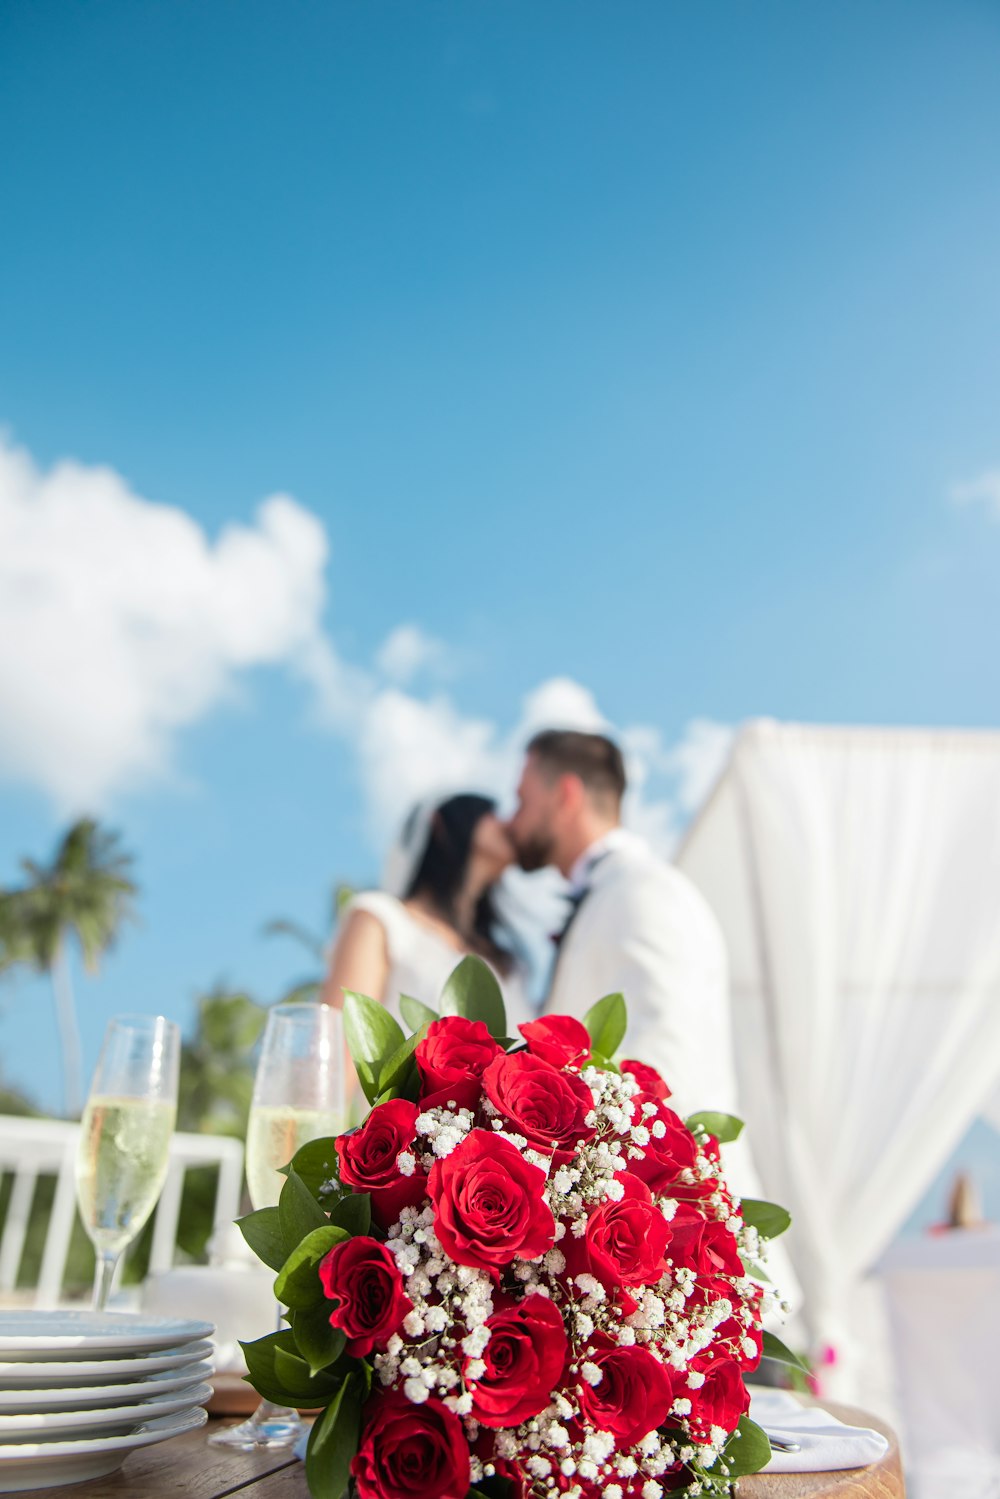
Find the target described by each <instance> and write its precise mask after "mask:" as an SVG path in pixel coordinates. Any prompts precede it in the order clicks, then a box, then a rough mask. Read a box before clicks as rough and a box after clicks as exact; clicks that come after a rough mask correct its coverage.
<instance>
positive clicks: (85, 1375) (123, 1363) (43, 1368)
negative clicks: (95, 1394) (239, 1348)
mask: <svg viewBox="0 0 1000 1499" xmlns="http://www.w3.org/2000/svg"><path fill="white" fill-rule="evenodd" d="M211 1357H212V1344H211V1343H209V1342H201V1343H185V1344H184V1345H183V1347H181V1348H171V1349H170V1351H169V1352H168V1353H140V1354H137V1355H136V1357H135V1358H84V1359H75V1360H73V1362H72V1363H64V1364H61V1363H56V1362H55V1360H54V1359H53V1360H49V1359H35V1360H34V1361H33V1362H31V1363H27V1364H22V1363H17V1364H5V1363H0V1390H21V1389H26V1388H27V1387H28V1386H29V1385H47V1386H48V1387H49V1388H51V1387H52V1386H53V1385H71V1384H105V1383H107V1384H111V1383H112V1382H114V1381H118V1380H122V1379H124V1378H125V1377H126V1375H130V1376H137V1377H138V1378H140V1379H143V1378H145V1377H146V1376H147V1375H149V1374H158V1373H159V1372H160V1371H161V1370H162V1369H179V1368H180V1367H181V1366H182V1365H183V1364H190V1363H193V1362H195V1361H197V1360H198V1359H203V1358H211Z"/></svg>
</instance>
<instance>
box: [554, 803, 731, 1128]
mask: <svg viewBox="0 0 1000 1499" xmlns="http://www.w3.org/2000/svg"><path fill="white" fill-rule="evenodd" d="M587 852H588V855H589V856H590V860H589V861H590V866H591V867H590V870H589V873H588V872H586V871H585V872H584V873H583V874H582V876H581V878H582V881H583V883H584V885H585V887H586V891H587V893H586V894H585V896H584V897H583V899H582V901H581V903H580V906H579V908H578V910H577V912H576V915H575V916H574V917H573V919H572V922H571V923H570V926H569V929H568V931H567V932H566V935H565V937H564V938H563V941H562V945H561V947H560V949H559V954H558V957H557V960H556V966H555V973H554V975H553V981H552V988H551V991H550V993H549V996H548V999H547V1000H546V1003H545V1010H546V1011H548V1012H550V1013H553V1014H557V1015H575V1016H576V1017H577V1018H578V1019H582V1018H583V1016H584V1015H585V1014H586V1012H587V1010H589V1008H590V1006H591V1005H592V1004H593V1003H594V1002H595V1000H598V999H600V998H602V996H603V995H605V994H613V993H617V992H620V993H622V994H624V996H625V1002H626V1004H627V1006H628V1032H627V1034H626V1037H625V1042H624V1045H623V1046H622V1048H621V1050H622V1054H623V1055H624V1056H631V1057H635V1058H637V1060H639V1061H641V1062H647V1063H649V1064H650V1065H651V1066H653V1067H655V1068H656V1069H657V1070H658V1071H659V1072H660V1073H662V1075H663V1076H664V1077H665V1078H666V1080H667V1083H668V1084H669V1086H670V1088H671V1090H672V1092H673V1095H674V1096H673V1097H672V1098H671V1099H670V1106H671V1108H673V1109H675V1110H676V1111H677V1113H678V1114H680V1115H681V1117H682V1118H684V1117H686V1116H687V1115H688V1114H693V1113H695V1111H696V1110H700V1109H720V1110H722V1111H723V1112H725V1113H733V1114H738V1113H739V1105H738V1098H737V1087H736V1073H735V1068H734V1065H733V1048H732V1037H731V1033H730V1020H729V975H728V966H727V962H726V947H725V943H724V941H723V937H722V932H721V931H720V929H719V924H718V922H717V921H716V919H715V917H714V916H713V914H712V912H711V910H710V909H709V906H708V904H707V902H706V901H705V899H704V898H703V896H702V895H701V894H700V893H699V892H698V891H697V890H696V889H695V887H694V885H693V884H692V883H691V881H690V880H689V879H688V878H687V877H686V875H683V874H681V872H680V870H679V869H674V868H672V867H671V866H670V865H669V864H666V863H664V861H663V860H662V859H659V858H657V857H656V855H655V854H654V853H653V852H652V850H651V849H650V848H648V846H647V845H646V844H645V843H644V842H643V841H642V840H641V839H640V838H637V837H636V836H635V835H634V834H631V833H628V832H626V831H625V830H624V829H622V828H616V829H615V830H614V832H612V833H610V834H608V835H607V837H606V838H603V839H601V841H600V843H598V844H596V845H594V846H593V848H592V849H589V850H588V851H587Z"/></svg>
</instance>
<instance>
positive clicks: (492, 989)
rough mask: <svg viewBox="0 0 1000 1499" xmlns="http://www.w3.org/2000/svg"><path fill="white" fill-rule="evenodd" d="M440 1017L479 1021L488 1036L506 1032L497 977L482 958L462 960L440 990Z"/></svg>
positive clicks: (505, 1015)
mask: <svg viewBox="0 0 1000 1499" xmlns="http://www.w3.org/2000/svg"><path fill="white" fill-rule="evenodd" d="M441 1014H442V1016H444V1015H463V1016H464V1017H465V1019H466V1020H482V1021H483V1022H484V1023H485V1025H486V1028H487V1029H488V1031H489V1033H490V1035H491V1036H496V1037H497V1038H498V1039H499V1038H500V1037H501V1036H504V1035H506V1032H507V1011H506V1009H505V1008H504V1002H503V995H502V993H501V992H500V985H499V983H498V982H497V977H496V974H495V973H494V972H493V970H492V968H490V966H489V964H488V963H484V962H483V960H482V958H477V957H474V956H470V957H467V958H463V959H462V961H461V963H459V964H458V966H457V968H455V969H454V970H453V972H452V973H451V974H450V975H449V977H448V981H447V983H446V984H445V986H444V989H443V990H442V991H441Z"/></svg>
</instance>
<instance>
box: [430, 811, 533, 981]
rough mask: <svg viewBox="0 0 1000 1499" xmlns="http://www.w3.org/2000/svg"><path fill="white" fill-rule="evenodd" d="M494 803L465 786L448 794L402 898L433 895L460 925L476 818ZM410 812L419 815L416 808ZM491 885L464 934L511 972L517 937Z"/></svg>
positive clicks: (433, 819) (486, 813)
mask: <svg viewBox="0 0 1000 1499" xmlns="http://www.w3.org/2000/svg"><path fill="white" fill-rule="evenodd" d="M496 805H497V804H496V802H495V801H493V800H492V799H491V798H490V797H488V796H476V795H473V794H472V793H471V792H464V793H462V794H461V795H460V796H450V797H449V798H448V800H447V801H444V802H442V803H441V805H440V806H439V807H437V808H436V809H435V811H434V813H433V815H432V817H431V820H430V827H429V828H428V831H427V846H426V848H425V849H424V852H423V856H422V858H421V860H420V863H419V864H418V865H417V868H416V870H415V872H414V874H413V878H412V879H411V880H410V883H409V885H408V886H407V888H406V890H405V891H404V893H403V899H404V900H409V899H410V898H411V897H412V896H414V895H424V896H427V897H429V898H430V900H431V901H432V902H433V904H434V905H435V906H436V907H437V909H438V910H439V911H440V913H441V915H442V916H444V917H445V918H446V919H447V920H448V921H450V922H451V923H452V924H453V925H454V926H455V928H456V930H457V929H458V926H457V920H458V918H457V914H456V904H457V900H458V896H459V894H460V893H461V889H462V885H463V883H464V881H465V875H466V870H467V869H468V867H469V856H470V854H471V852H472V840H473V836H474V834H475V831H476V827H477V825H478V823H479V822H481V820H482V819H483V818H484V817H487V816H489V815H490V814H491V813H493V812H495V811H496ZM410 815H411V817H412V816H415V815H416V811H414V812H413V813H411V814H410ZM493 891H494V887H493V886H492V885H490V886H488V887H487V888H486V889H485V890H484V891H483V893H482V895H481V896H480V897H479V900H478V901H477V903H476V908H475V911H474V912H473V918H472V931H471V932H464V933H463V934H462V935H463V936H464V937H466V938H467V939H468V940H469V941H470V942H471V944H472V946H473V947H474V949H475V950H476V951H478V952H480V953H481V954H482V956H483V957H485V958H489V959H490V961H491V962H492V963H493V964H494V965H495V966H496V968H497V969H499V971H500V972H501V973H507V972H509V970H510V969H511V967H512V966H513V963H514V952H515V948H516V943H515V942H514V940H513V937H512V934H511V933H510V931H509V929H508V928H507V926H506V924H505V923H504V921H503V919H502V917H501V916H500V913H499V911H498V910H497V905H496V900H495V898H494V894H493Z"/></svg>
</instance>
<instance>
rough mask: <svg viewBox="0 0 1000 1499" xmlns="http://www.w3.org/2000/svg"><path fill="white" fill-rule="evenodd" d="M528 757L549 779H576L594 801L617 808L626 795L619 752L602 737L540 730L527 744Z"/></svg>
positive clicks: (565, 730)
mask: <svg viewBox="0 0 1000 1499" xmlns="http://www.w3.org/2000/svg"><path fill="white" fill-rule="evenodd" d="M528 754H529V755H533V756H534V757H535V759H536V760H537V761H538V763H539V764H540V765H541V766H543V768H544V769H546V770H547V771H549V773H550V774H552V775H573V776H579V777H580V780H581V781H582V782H583V784H584V785H585V786H586V788H587V790H588V791H589V792H590V794H591V796H592V797H593V798H594V799H595V800H596V801H600V802H612V803H613V804H614V806H615V807H617V806H618V805H619V803H620V802H621V799H622V797H623V796H624V795H625V761H624V759H623V758H622V752H621V750H620V749H619V748H618V746H617V744H615V743H614V741H613V740H611V739H608V738H606V737H605V735H604V734H582V733H580V732H579V730H577V729H543V730H542V732H541V733H540V734H536V735H535V737H534V739H532V740H531V741H530V743H529V745H528Z"/></svg>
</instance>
